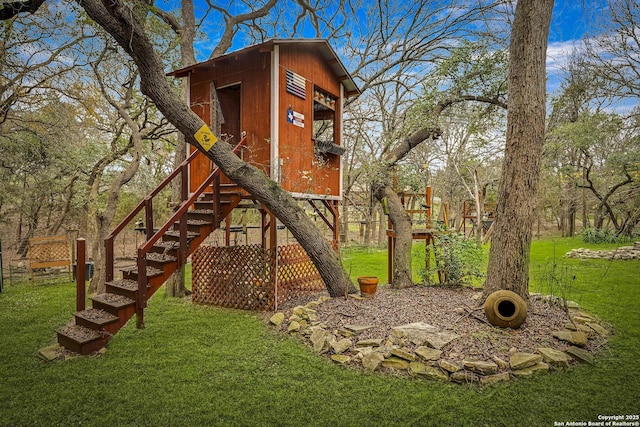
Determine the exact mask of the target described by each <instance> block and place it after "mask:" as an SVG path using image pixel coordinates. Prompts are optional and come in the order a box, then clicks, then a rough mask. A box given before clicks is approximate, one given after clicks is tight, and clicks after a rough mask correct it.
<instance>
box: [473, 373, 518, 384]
mask: <svg viewBox="0 0 640 427" xmlns="http://www.w3.org/2000/svg"><path fill="white" fill-rule="evenodd" d="M510 379H511V376H510V375H509V372H500V373H499V374H494V375H487V376H484V377H480V384H482V385H487V384H494V383H499V382H503V381H509V380H510Z"/></svg>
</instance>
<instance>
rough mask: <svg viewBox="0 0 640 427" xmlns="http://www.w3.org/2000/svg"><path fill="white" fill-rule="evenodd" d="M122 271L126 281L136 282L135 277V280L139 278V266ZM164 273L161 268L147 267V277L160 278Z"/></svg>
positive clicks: (125, 268) (122, 269)
mask: <svg viewBox="0 0 640 427" xmlns="http://www.w3.org/2000/svg"><path fill="white" fill-rule="evenodd" d="M120 271H122V275H123V278H124V279H129V280H134V277H135V278H137V277H138V266H137V265H132V266H130V267H124V268H121V269H120ZM163 273H164V271H162V270H160V269H159V268H156V267H152V266H149V265H148V266H147V274H146V276H147V277H155V276H160V275H162V274H163ZM127 276H128V277H127Z"/></svg>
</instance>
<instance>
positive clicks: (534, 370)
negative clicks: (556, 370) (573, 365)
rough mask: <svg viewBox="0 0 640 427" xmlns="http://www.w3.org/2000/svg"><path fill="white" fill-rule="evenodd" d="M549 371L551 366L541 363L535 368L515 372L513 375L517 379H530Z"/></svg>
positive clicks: (530, 367)
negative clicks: (532, 376) (529, 377)
mask: <svg viewBox="0 0 640 427" xmlns="http://www.w3.org/2000/svg"><path fill="white" fill-rule="evenodd" d="M548 370H549V365H548V364H547V363H544V362H540V363H536V364H535V365H533V366H529V367H528V368H525V369H519V370H517V371H513V372H512V373H513V375H515V376H516V377H528V376H531V375H533V374H536V373H539V372H547V371H548Z"/></svg>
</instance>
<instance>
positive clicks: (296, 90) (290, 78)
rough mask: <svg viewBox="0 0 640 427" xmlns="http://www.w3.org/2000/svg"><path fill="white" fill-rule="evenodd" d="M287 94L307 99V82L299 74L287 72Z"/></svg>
mask: <svg viewBox="0 0 640 427" xmlns="http://www.w3.org/2000/svg"><path fill="white" fill-rule="evenodd" d="M287 92H289V93H292V94H294V95H295V96H298V97H300V98H302V99H307V81H306V79H305V78H304V77H302V76H301V75H300V74H296V73H294V72H293V71H291V70H287Z"/></svg>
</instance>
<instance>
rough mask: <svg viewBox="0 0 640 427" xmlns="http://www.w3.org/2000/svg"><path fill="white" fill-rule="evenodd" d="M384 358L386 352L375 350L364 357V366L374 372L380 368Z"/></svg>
mask: <svg viewBox="0 0 640 427" xmlns="http://www.w3.org/2000/svg"><path fill="white" fill-rule="evenodd" d="M383 360H384V354H382V353H379V352H377V351H374V352H372V353H370V354H367V355H366V356H364V357H363V358H362V366H363V367H364V369H365V370H367V371H371V372H373V371H375V370H376V369H378V367H379V366H380V364H381V363H382V361H383Z"/></svg>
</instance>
